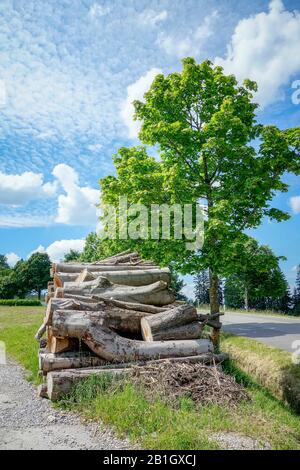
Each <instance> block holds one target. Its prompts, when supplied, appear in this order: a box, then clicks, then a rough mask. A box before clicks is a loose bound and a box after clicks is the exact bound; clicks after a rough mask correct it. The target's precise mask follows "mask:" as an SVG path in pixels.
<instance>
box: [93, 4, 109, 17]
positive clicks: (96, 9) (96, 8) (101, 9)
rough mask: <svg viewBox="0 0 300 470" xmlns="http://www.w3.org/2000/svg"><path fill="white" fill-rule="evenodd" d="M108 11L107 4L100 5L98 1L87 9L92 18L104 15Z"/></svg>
mask: <svg viewBox="0 0 300 470" xmlns="http://www.w3.org/2000/svg"><path fill="white" fill-rule="evenodd" d="M109 13H110V8H109V6H107V5H101V4H100V3H93V5H92V6H91V8H90V10H89V15H90V16H91V17H92V18H97V17H99V16H105V15H108V14H109Z"/></svg>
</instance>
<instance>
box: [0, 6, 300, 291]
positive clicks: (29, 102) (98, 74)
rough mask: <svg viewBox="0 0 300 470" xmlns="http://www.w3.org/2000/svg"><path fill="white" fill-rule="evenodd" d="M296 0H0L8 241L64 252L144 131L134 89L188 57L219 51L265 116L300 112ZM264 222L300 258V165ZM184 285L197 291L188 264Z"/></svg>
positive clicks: (1, 191)
mask: <svg viewBox="0 0 300 470" xmlns="http://www.w3.org/2000/svg"><path fill="white" fill-rule="evenodd" d="M299 51H300V0H284V1H280V0H273V1H264V0H253V1H251V2H249V1H246V0H240V1H239V2H236V1H232V0H221V1H215V0H208V1H207V0H205V1H204V0H203V1H202V0H110V1H104V0H102V1H100V0H98V1H94V0H63V1H56V0H51V1H46V0H35V1H30V0H14V1H12V0H1V3H0V253H3V254H6V255H7V258H8V260H9V263H10V264H11V265H13V264H14V263H15V262H16V261H17V260H18V259H19V258H21V257H22V258H27V257H28V256H29V255H30V254H31V253H32V252H34V251H47V253H48V254H49V256H50V257H51V259H52V260H54V261H55V260H59V259H61V258H62V257H63V255H64V253H66V252H67V251H69V250H70V249H71V248H73V249H77V250H82V249H83V246H84V238H85V236H86V235H87V234H88V233H89V232H91V231H94V230H95V228H96V226H97V217H98V214H97V208H96V206H95V205H96V204H97V203H98V202H99V198H100V191H99V184H98V181H99V179H100V178H102V177H104V176H106V175H109V174H113V173H114V168H113V164H112V155H113V154H115V153H116V151H117V149H118V148H119V147H121V146H132V145H136V144H138V142H139V141H138V137H137V134H138V130H139V123H138V122H135V121H133V119H132V115H133V108H132V101H133V100H134V99H142V97H143V94H144V93H145V91H146V90H147V89H148V88H149V86H150V84H151V82H152V80H153V78H154V77H155V75H156V74H157V73H164V74H167V73H170V72H173V71H180V70H181V59H182V58H183V57H186V56H192V57H194V58H195V59H196V60H197V61H198V62H201V61H203V60H205V59H210V60H211V61H212V62H213V63H215V64H218V65H222V66H223V67H224V70H225V72H226V73H234V74H235V75H236V76H237V78H238V79H239V80H243V79H244V78H250V79H253V80H256V81H257V83H258V86H259V91H258V93H257V95H256V96H255V101H257V102H258V103H259V104H260V108H259V112H258V119H259V121H260V122H262V123H265V124H275V125H277V126H279V127H280V128H286V127H292V126H297V125H299V122H300V53H299ZM285 179H286V181H287V182H288V183H289V184H290V188H289V191H288V193H285V194H280V195H278V196H276V197H275V199H274V205H275V204H276V206H277V207H279V208H280V209H283V210H285V211H287V212H289V213H290V215H291V218H290V220H288V221H286V222H282V223H274V222H272V223H270V222H269V221H268V220H264V221H263V223H262V225H261V227H260V228H259V229H257V230H255V231H254V232H252V235H254V236H255V237H256V238H257V239H258V240H259V241H260V242H261V243H265V244H268V245H270V246H271V248H272V249H274V251H275V253H276V254H277V255H282V256H286V258H287V260H286V261H285V262H283V263H282V269H283V270H284V273H285V275H286V277H287V279H288V281H289V282H290V284H291V285H293V283H294V279H295V267H296V265H297V264H299V263H300V249H299V247H300V177H299V176H294V175H286V177H285ZM186 280H187V287H186V293H187V294H188V295H191V294H192V289H193V287H192V283H191V278H190V277H188V278H186Z"/></svg>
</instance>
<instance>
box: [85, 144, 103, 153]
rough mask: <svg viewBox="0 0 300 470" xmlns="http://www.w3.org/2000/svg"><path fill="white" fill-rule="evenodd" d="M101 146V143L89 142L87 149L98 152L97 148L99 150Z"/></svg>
mask: <svg viewBox="0 0 300 470" xmlns="http://www.w3.org/2000/svg"><path fill="white" fill-rule="evenodd" d="M102 148H103V145H102V144H90V145H88V149H89V150H90V151H91V152H98V151H99V150H101V149H102Z"/></svg>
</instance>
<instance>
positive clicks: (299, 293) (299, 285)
mask: <svg viewBox="0 0 300 470" xmlns="http://www.w3.org/2000/svg"><path fill="white" fill-rule="evenodd" d="M293 300H294V313H295V314H296V315H300V264H299V265H298V266H297V275H296V283H295V289H294V296H293Z"/></svg>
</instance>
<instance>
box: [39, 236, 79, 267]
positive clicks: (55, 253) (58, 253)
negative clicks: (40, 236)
mask: <svg viewBox="0 0 300 470" xmlns="http://www.w3.org/2000/svg"><path fill="white" fill-rule="evenodd" d="M84 245H85V240H82V239H73V240H72V239H71V240H57V241H56V242H53V243H51V245H49V246H48V248H46V253H48V255H49V257H50V259H51V261H54V262H58V261H60V260H62V259H63V258H64V255H65V254H66V253H68V252H69V251H70V250H76V251H80V252H81V251H83V248H84Z"/></svg>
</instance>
